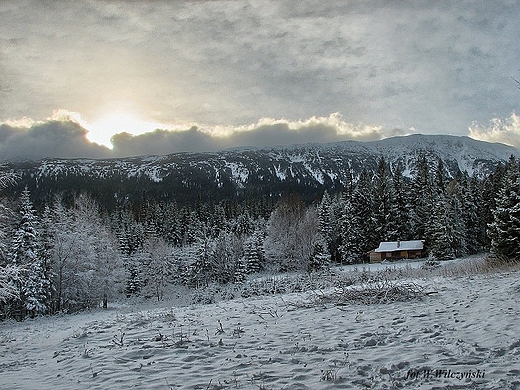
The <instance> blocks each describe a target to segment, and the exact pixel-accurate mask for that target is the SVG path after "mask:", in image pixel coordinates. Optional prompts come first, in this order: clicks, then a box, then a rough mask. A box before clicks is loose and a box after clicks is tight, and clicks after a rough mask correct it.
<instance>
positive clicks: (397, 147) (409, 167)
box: [10, 135, 520, 203]
mask: <svg viewBox="0 0 520 390" xmlns="http://www.w3.org/2000/svg"><path fill="white" fill-rule="evenodd" d="M421 154H424V155H425V156H426V157H427V159H428V161H429V163H430V164H431V166H432V169H433V167H434V166H436V165H437V161H438V159H441V160H442V161H443V162H444V164H445V167H446V169H447V173H448V174H449V175H450V176H453V175H455V174H456V173H457V172H459V171H466V172H468V173H469V174H470V175H475V176H478V177H483V176H485V175H487V174H489V173H491V172H492V171H493V170H494V169H495V168H496V167H497V165H498V164H500V163H501V162H503V161H505V160H507V159H508V158H509V156H510V155H515V156H519V155H520V152H519V151H518V150H517V149H515V148H512V147H510V146H506V145H502V144H491V143H486V142H482V141H476V140H473V139H471V138H468V137H454V136H446V135H442V136H441V135H439V136H425V135H411V136H407V137H396V138H389V139H385V140H381V141H375V142H356V141H345V142H339V143H331V144H309V145H297V146H292V147H274V148H267V149H248V148H242V149H235V150H227V151H221V152H213V153H175V154H171V155H167V156H147V157H133V158H125V159H112V160H90V159H75V160H64V159H48V160H42V161H41V162H34V163H31V162H25V163H18V164H11V166H10V167H11V168H12V169H14V170H16V171H17V172H18V173H19V174H20V175H21V177H22V180H21V182H20V183H19V188H18V190H19V189H20V188H23V187H24V186H26V185H27V186H28V187H29V189H30V190H31V192H32V193H33V195H35V197H36V198H38V199H40V200H44V199H49V198H50V197H51V196H52V195H53V194H54V193H56V192H76V191H82V190H85V191H88V192H90V193H92V194H93V195H94V196H96V197H97V198H100V199H101V200H104V201H106V202H112V203H114V202H120V201H121V200H122V199H129V200H133V201H135V200H138V199H139V198H141V197H142V196H143V193H146V196H149V197H152V198H156V199H158V200H176V201H177V202H179V203H186V202H188V203H192V202H193V201H194V200H195V199H196V198H197V197H199V198H202V199H203V200H211V201H218V200H220V199H225V198H237V197H238V198H245V197H256V196H262V195H268V196H272V195H280V194H282V193H284V192H300V193H303V194H306V195H308V197H311V198H312V197H313V196H314V195H316V194H319V193H321V192H322V191H323V190H324V189H328V190H331V191H334V190H340V189H341V188H343V187H344V186H346V185H347V184H348V183H349V182H350V180H351V179H350V178H352V177H353V178H356V177H357V176H358V175H359V173H360V172H361V171H362V170H363V169H367V170H369V171H372V170H374V169H375V167H376V164H377V161H378V159H379V158H380V157H381V156H382V157H384V158H385V159H386V160H387V161H388V162H389V163H390V165H391V166H392V167H396V166H397V165H398V164H401V165H402V167H403V168H404V172H405V175H408V176H410V175H411V174H412V172H413V168H414V164H415V162H416V160H417V157H418V156H419V155H421Z"/></svg>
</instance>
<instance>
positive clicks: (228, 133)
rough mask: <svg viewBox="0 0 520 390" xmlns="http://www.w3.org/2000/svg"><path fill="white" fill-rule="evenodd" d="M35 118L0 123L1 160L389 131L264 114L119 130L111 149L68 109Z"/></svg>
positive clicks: (292, 141) (198, 148) (212, 147)
mask: <svg viewBox="0 0 520 390" xmlns="http://www.w3.org/2000/svg"><path fill="white" fill-rule="evenodd" d="M54 117H56V118H58V117H61V118H64V119H62V120H56V119H52V118H51V119H48V120H47V121H43V122H37V123H25V124H24V123H4V124H0V160H20V159H33V160H34V159H41V158H112V157H128V156H142V155H165V154H169V153H175V152H206V151H217V150H223V149H228V148H235V147H242V146H251V147H269V146H288V145H296V144H305V143H323V142H335V141H344V140H349V139H356V140H377V139H381V138H383V137H385V136H388V135H397V134H402V133H403V132H402V131H400V130H391V131H389V132H388V133H387V132H385V131H384V130H383V129H382V128H381V127H378V126H367V125H352V124H350V123H346V122H344V121H343V120H342V118H341V116H340V115H339V114H332V115H330V116H328V117H318V118H316V117H313V118H310V119H307V120H305V121H297V122H290V121H287V120H274V119H263V120H262V121H261V122H259V123H257V124H254V125H250V126H243V127H230V128H225V129H223V128H220V127H214V128H207V127H206V128H199V127H196V126H193V127H191V128H190V129H188V130H185V131H173V130H163V129H157V130H155V131H151V132H147V133H144V134H139V135H132V134H129V133H125V132H122V133H118V134H115V135H114V136H113V137H112V140H111V141H112V145H113V149H108V148H106V147H104V146H101V145H98V144H96V143H92V142H91V141H89V140H88V138H87V135H88V131H87V130H86V129H85V128H84V127H82V125H80V124H79V123H78V122H77V121H75V120H74V119H73V117H71V116H70V115H69V114H68V113H55V115H54Z"/></svg>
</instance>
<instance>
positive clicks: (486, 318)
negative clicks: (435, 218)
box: [0, 269, 520, 390]
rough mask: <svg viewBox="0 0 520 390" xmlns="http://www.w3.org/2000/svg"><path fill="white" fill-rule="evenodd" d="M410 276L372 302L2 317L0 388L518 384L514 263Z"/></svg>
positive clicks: (519, 277)
mask: <svg viewBox="0 0 520 390" xmlns="http://www.w3.org/2000/svg"><path fill="white" fill-rule="evenodd" d="M344 272H348V270H347V269H345V270H344ZM416 282H418V283H420V284H421V285H422V286H424V289H425V291H427V292H431V293H432V294H429V295H426V296H425V297H424V298H423V299H422V300H418V301H411V302H392V303H387V304H377V305H370V306H368V305H362V304H349V305H345V306H335V305H331V304H327V305H323V304H322V305H309V302H310V300H309V297H310V295H309V294H288V295H283V296H271V297H255V298H247V299H237V300H233V301H228V302H221V303H218V304H212V305H192V306H189V307H172V306H171V304H170V305H167V304H165V303H162V304H161V307H159V306H157V307H151V306H148V307H145V306H138V307H137V306H135V307H130V306H126V305H123V306H119V307H117V308H116V309H114V308H113V309H109V310H108V311H102V310H97V311H92V312H87V313H82V314H76V315H70V316H60V317H51V318H40V319H35V320H27V321H25V322H23V323H16V322H5V323H0V388H1V389H13V390H14V389H54V390H58V389H128V388H137V389H165V390H170V389H203V390H205V389H208V390H209V389H235V388H238V389H286V390H290V389H292V390H296V389H392V388H406V389H409V388H410V389H431V388H437V389H462V388H472V389H520V332H519V330H520V271H518V270H509V271H501V272H498V273H490V274H479V275H471V276H458V277H449V276H443V277H441V276H436V277H433V278H427V279H420V280H416ZM433 292H435V293H433Z"/></svg>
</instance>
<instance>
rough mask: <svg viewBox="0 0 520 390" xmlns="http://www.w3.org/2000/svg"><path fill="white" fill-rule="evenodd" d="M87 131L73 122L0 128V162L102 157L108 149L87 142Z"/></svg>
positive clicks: (106, 153) (52, 122)
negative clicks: (48, 158)
mask: <svg viewBox="0 0 520 390" xmlns="http://www.w3.org/2000/svg"><path fill="white" fill-rule="evenodd" d="M86 135H87V130H85V129H84V128H82V127H81V126H80V125H79V124H77V123H74V122H70V121H68V122H62V121H47V122H42V123H37V124H33V125H32V126H30V127H15V126H10V125H8V124H1V125H0V159H1V160H20V159H30V160H35V159H40V158H44V157H57V158H75V157H87V158H103V157H108V156H110V150H109V149H108V148H106V147H104V146H101V145H97V144H95V143H92V142H90V141H89V140H88V139H87V138H86Z"/></svg>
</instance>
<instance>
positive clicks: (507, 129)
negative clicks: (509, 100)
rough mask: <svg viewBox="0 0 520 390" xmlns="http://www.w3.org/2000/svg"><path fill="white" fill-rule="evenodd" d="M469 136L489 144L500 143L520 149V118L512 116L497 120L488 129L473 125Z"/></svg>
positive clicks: (476, 124)
mask: <svg viewBox="0 0 520 390" xmlns="http://www.w3.org/2000/svg"><path fill="white" fill-rule="evenodd" d="M469 136H470V137H471V138H474V139H478V140H481V141H487V142H500V143H503V144H507V145H511V146H514V147H516V148H520V116H518V115H516V114H515V113H513V114H511V116H510V117H509V118H507V119H506V120H502V119H499V118H495V119H493V120H491V122H490V124H489V126H488V127H483V126H482V125H480V124H479V123H473V125H472V126H471V127H470V128H469Z"/></svg>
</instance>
